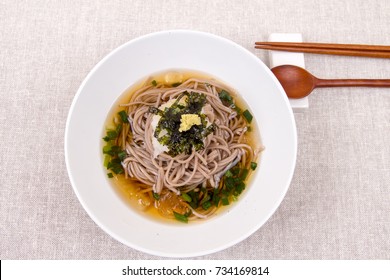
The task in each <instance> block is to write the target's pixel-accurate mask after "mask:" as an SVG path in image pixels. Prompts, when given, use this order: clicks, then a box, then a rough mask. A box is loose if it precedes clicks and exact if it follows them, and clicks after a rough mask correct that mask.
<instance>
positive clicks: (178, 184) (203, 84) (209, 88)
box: [116, 78, 259, 219]
mask: <svg viewBox="0 0 390 280" xmlns="http://www.w3.org/2000/svg"><path fill="white" fill-rule="evenodd" d="M221 91H225V92H229V93H231V94H233V93H234V91H233V90H232V89H230V88H228V87H227V86H225V85H223V84H222V83H220V82H218V81H215V80H212V79H201V78H189V79H187V80H186V81H184V82H182V83H181V84H180V85H176V87H172V86H167V85H166V84H164V83H159V84H157V83H156V82H155V81H153V83H152V82H150V81H148V82H147V83H145V85H144V86H142V87H141V88H139V89H138V90H136V91H135V92H134V93H132V95H131V96H130V100H129V101H128V102H127V103H125V104H121V107H122V109H123V108H124V109H125V112H126V113H127V120H128V124H124V125H123V128H122V130H121V133H120V135H119V136H118V139H117V140H116V141H117V145H118V146H120V147H121V150H124V151H125V153H126V155H125V156H124V157H122V159H123V160H121V164H122V166H123V169H124V173H125V177H126V178H129V179H132V180H134V179H135V180H136V181H138V182H139V184H138V186H139V192H140V193H145V194H148V195H147V196H146V197H147V198H148V199H151V198H153V201H152V204H153V206H154V207H156V208H157V209H158V210H159V211H160V213H161V214H163V215H165V216H169V217H173V215H175V216H176V218H177V216H179V217H189V218H190V219H191V218H206V217H208V216H210V215H211V214H212V213H213V212H214V211H215V210H216V209H217V208H218V206H219V205H221V204H228V203H229V199H230V200H231V197H230V198H228V200H226V199H225V200H224V201H222V202H221V201H220V199H219V200H218V201H215V200H212V199H214V198H213V197H212V194H215V193H217V191H218V190H221V189H222V188H223V187H224V183H223V182H224V181H225V177H224V175H225V174H226V173H227V172H229V170H232V168H234V167H236V168H237V169H238V168H240V170H244V169H245V170H250V166H251V164H252V169H254V168H253V164H256V163H255V162H256V161H257V155H258V153H259V149H257V148H253V147H251V145H250V143H249V142H248V136H247V134H248V132H247V130H248V128H249V127H250V126H249V123H248V120H247V119H246V118H245V115H243V114H242V110H241V112H240V109H239V108H236V105H235V104H234V103H231V104H230V105H229V106H227V104H226V102H224V101H223V100H221V97H220V93H221ZM190 93H196V94H198V95H199V96H202V97H205V103H204V106H203V107H202V111H201V114H203V116H204V119H205V120H206V123H207V127H208V126H210V125H213V129H212V132H211V133H209V134H208V135H207V136H206V137H205V138H204V139H202V141H203V146H202V148H201V149H198V150H196V149H195V147H194V146H193V147H192V149H191V151H190V152H188V153H179V154H177V155H176V154H172V153H170V152H169V151H167V148H166V147H163V148H164V149H161V148H162V147H161V145H160V147H157V146H156V143H157V144H158V142H156V141H157V138H156V137H155V136H156V131H155V130H156V124H157V122H158V119H156V113H153V111H152V110H151V109H150V108H160V109H164V106H167V104H168V105H169V104H172V103H173V102H175V104H177V103H178V100H180V99H182V100H183V99H185V98H187V97H186V96H187V95H188V94H190ZM233 96H234V95H233ZM187 100H188V99H187ZM155 110H158V109H155ZM199 115H200V114H199ZM204 123H205V122H204ZM210 131H211V129H210ZM153 138H154V140H153ZM158 145H159V144H158ZM159 148H160V150H158V149H159ZM229 174H230V173H229ZM237 176H238V175H237ZM237 176H236V177H237ZM236 181H237V180H236ZM194 193H195V194H196V195H197V197H196V199H198V200H199V201H201V200H202V199H203V200H205V199H206V196H209V197H208V199H209V200H208V201H209V202H210V203H208V204H207V205H208V207H201V205H200V204H198V205H197V206H198V207H197V209H194V207H195V206H194V204H191V203H190V202H191V200H192V201H193V200H194ZM186 194H187V195H186ZM188 194H191V196H190V195H188ZM221 196H223V195H221ZM222 200H223V197H222ZM205 201H207V200H205ZM226 201H227V203H226ZM223 202H224V203H223ZM191 205H192V206H191Z"/></svg>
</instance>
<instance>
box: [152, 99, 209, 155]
mask: <svg viewBox="0 0 390 280" xmlns="http://www.w3.org/2000/svg"><path fill="white" fill-rule="evenodd" d="M184 97H186V98H187V99H186V103H185V105H183V104H182V103H180V100H181V99H182V98H184ZM205 103H206V96H205V95H204V94H202V93H198V92H193V91H192V92H184V93H182V94H181V95H179V96H178V98H177V100H176V101H175V102H174V103H173V104H172V106H170V107H166V108H165V109H164V110H160V109H158V108H155V107H150V108H149V112H150V113H153V114H156V115H159V116H161V119H160V121H159V123H158V125H157V127H156V130H155V132H154V137H156V138H157V139H158V141H159V142H160V143H161V144H162V145H166V146H167V147H168V150H169V151H168V154H169V155H171V156H176V155H178V154H181V153H186V154H191V153H192V150H193V149H195V151H199V150H201V149H204V143H203V140H204V138H205V137H207V136H208V135H209V134H210V133H212V132H214V130H215V124H211V125H209V126H207V122H206V116H205V115H204V114H202V113H201V111H202V108H203V106H204V105H205ZM184 114H197V115H198V116H199V117H200V119H201V124H200V125H192V126H191V128H190V129H188V130H187V131H181V132H180V131H179V128H180V123H181V116H182V115H184ZM163 130H166V132H167V133H166V134H164V135H163V136H159V135H160V133H161V131H163Z"/></svg>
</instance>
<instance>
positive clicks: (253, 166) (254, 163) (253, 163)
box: [251, 161, 257, 170]
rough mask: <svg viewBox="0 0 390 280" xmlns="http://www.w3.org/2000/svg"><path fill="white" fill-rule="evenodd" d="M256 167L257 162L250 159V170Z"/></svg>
mask: <svg viewBox="0 0 390 280" xmlns="http://www.w3.org/2000/svg"><path fill="white" fill-rule="evenodd" d="M256 167H257V163H256V162H253V161H252V162H251V169H252V170H255V169H256Z"/></svg>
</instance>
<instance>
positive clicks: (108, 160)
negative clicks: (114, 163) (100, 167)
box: [104, 155, 111, 167]
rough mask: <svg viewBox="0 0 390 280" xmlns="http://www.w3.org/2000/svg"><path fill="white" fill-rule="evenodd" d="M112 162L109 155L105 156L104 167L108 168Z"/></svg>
mask: <svg viewBox="0 0 390 280" xmlns="http://www.w3.org/2000/svg"><path fill="white" fill-rule="evenodd" d="M110 160H111V157H110V156H109V155H105V156H104V167H107V166H108V164H109V162H110Z"/></svg>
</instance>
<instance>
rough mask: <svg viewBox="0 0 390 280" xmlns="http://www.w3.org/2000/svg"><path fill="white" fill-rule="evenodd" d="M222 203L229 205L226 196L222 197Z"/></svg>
mask: <svg viewBox="0 0 390 280" xmlns="http://www.w3.org/2000/svg"><path fill="white" fill-rule="evenodd" d="M221 201H222V205H229V199H228V198H227V197H222V199H221Z"/></svg>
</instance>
